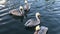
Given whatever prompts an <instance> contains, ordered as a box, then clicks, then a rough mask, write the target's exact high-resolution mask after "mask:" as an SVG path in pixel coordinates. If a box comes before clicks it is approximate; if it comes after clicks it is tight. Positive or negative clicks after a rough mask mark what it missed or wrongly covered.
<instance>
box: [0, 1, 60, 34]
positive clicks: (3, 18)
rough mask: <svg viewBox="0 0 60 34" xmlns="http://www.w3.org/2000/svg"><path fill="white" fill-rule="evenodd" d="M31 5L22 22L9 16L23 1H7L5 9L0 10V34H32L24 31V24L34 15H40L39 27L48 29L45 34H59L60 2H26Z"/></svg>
mask: <svg viewBox="0 0 60 34" xmlns="http://www.w3.org/2000/svg"><path fill="white" fill-rule="evenodd" d="M28 2H29V4H30V5H31V9H30V12H29V13H28V17H27V19H24V22H20V19H19V18H17V19H16V18H14V17H13V16H11V15H9V11H10V10H12V9H18V8H19V6H20V5H22V6H24V0H8V1H7V4H6V7H5V8H3V9H0V34H33V33H34V30H31V29H30V30H29V29H27V30H26V29H25V27H24V23H25V22H26V21H27V20H28V19H30V18H35V13H36V12H40V14H41V19H40V20H41V24H40V25H41V26H46V27H48V28H49V29H48V32H47V34H60V0H49V2H46V1H45V0H28Z"/></svg>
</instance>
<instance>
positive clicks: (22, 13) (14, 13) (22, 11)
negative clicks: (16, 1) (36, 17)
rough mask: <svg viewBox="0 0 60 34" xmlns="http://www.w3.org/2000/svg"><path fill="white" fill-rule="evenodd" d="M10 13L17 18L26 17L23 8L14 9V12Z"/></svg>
mask: <svg viewBox="0 0 60 34" xmlns="http://www.w3.org/2000/svg"><path fill="white" fill-rule="evenodd" d="M9 13H10V14H12V15H15V16H23V15H24V10H23V7H22V6H20V7H19V10H17V9H13V10H11V11H9Z"/></svg>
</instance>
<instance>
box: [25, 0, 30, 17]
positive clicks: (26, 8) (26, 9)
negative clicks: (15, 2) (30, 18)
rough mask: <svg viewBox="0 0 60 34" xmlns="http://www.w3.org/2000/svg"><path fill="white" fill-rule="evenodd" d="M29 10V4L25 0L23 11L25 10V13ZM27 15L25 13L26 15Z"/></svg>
mask: <svg viewBox="0 0 60 34" xmlns="http://www.w3.org/2000/svg"><path fill="white" fill-rule="evenodd" d="M29 10H30V5H29V4H28V1H27V0H25V5H24V11H25V15H26V14H27V13H28V12H29ZM26 17H27V15H26Z"/></svg>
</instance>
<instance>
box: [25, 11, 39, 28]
mask: <svg viewBox="0 0 60 34" xmlns="http://www.w3.org/2000/svg"><path fill="white" fill-rule="evenodd" d="M38 24H40V13H39V12H37V13H36V19H29V20H28V21H27V22H26V23H25V24H24V25H25V26H27V27H33V26H36V25H38Z"/></svg>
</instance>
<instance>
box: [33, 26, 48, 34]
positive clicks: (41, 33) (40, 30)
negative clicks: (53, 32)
mask: <svg viewBox="0 0 60 34" xmlns="http://www.w3.org/2000/svg"><path fill="white" fill-rule="evenodd" d="M47 30H48V28H47V27H45V26H41V27H40V26H39V25H38V26H36V28H35V32H34V34H46V32H47Z"/></svg>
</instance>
